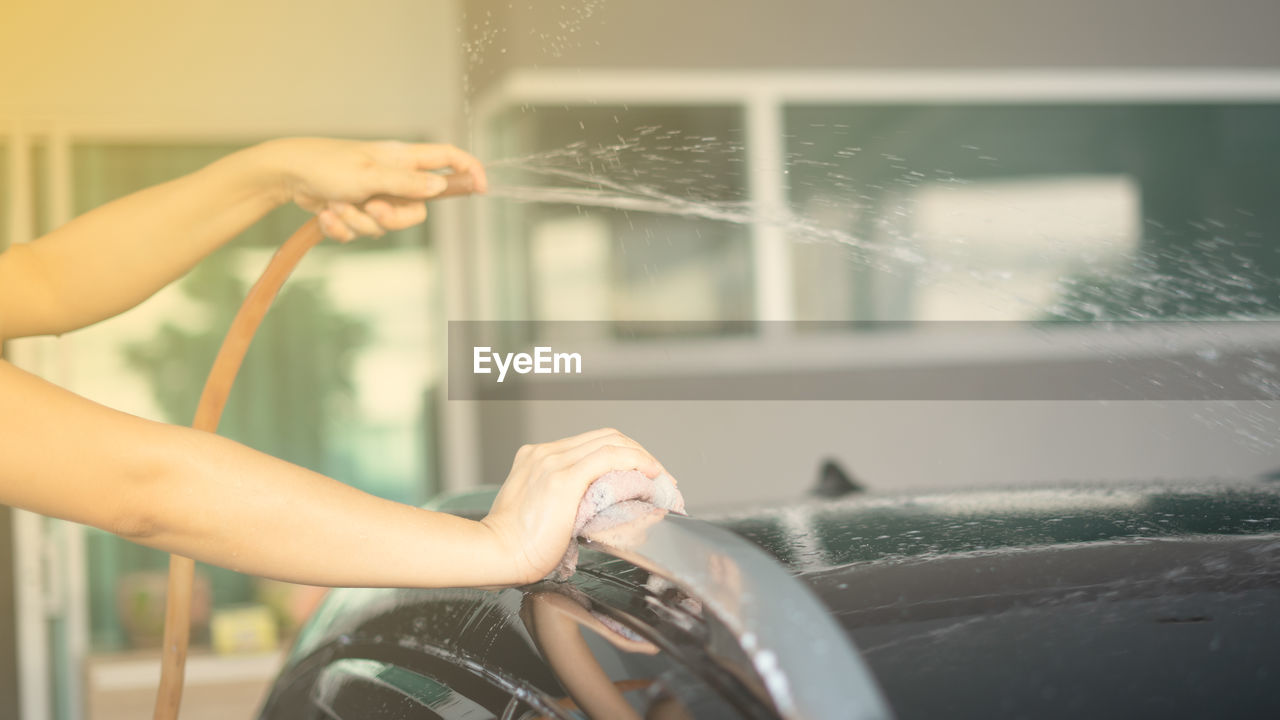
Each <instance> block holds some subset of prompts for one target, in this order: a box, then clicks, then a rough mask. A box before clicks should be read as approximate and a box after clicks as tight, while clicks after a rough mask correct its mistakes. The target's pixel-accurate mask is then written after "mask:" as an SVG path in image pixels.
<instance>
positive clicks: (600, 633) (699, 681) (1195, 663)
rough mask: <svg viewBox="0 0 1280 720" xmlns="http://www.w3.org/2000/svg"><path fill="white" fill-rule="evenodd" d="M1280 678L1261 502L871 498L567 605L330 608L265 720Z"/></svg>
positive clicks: (776, 515) (1062, 493)
mask: <svg viewBox="0 0 1280 720" xmlns="http://www.w3.org/2000/svg"><path fill="white" fill-rule="evenodd" d="M489 497H490V496H488V495H484V494H480V495H478V496H473V497H471V498H463V499H462V500H461V501H459V502H458V503H456V504H455V505H454V506H453V508H454V509H455V510H456V511H458V512H459V513H460V514H475V513H478V512H480V511H481V510H480V509H481V508H483V507H487V502H488V499H489ZM445 509H449V506H448V505H446V507H445ZM1277 676H1280V488H1277V487H1275V486H1274V485H1272V484H1270V483H1267V482H1256V483H1254V482H1247V483H1246V482H1239V483H1213V484H1201V485H1196V486H1187V485H1185V484H1181V485H1169V484H1154V485H1151V484H1148V485H1125V486H1106V487H1087V486H1082V487H1062V488H1050V489H1021V490H1001V491H990V492H986V491H973V492H946V493H938V494H917V495H910V496H901V497H875V496H868V495H862V494H856V493H855V494H850V495H847V496H845V497H841V498H837V499H817V498H810V499H806V500H803V501H799V502H796V503H792V504H787V505H782V506H779V507H772V508H767V509H759V510H751V511H744V512H737V513H727V514H721V515H716V516H703V517H702V518H701V519H697V520H694V519H688V518H675V517H668V518H667V519H665V520H663V521H661V522H659V523H658V524H657V525H655V526H653V527H651V528H648V529H647V530H646V531H645V533H644V538H643V539H642V540H641V541H640V542H639V543H638V544H637V545H635V547H633V548H632V549H630V550H619V549H616V548H601V547H595V548H594V549H593V548H591V547H587V548H586V549H585V550H584V553H583V557H582V561H581V564H580V569H579V571H578V573H577V574H576V575H575V576H574V577H573V578H572V579H571V580H570V581H569V582H567V583H562V584H557V583H540V584H537V585H533V586H528V587H524V588H519V589H508V590H502V591H479V590H375V589H365V590H346V589H344V590H338V591H335V592H333V593H331V594H330V597H329V598H328V599H327V600H326V601H325V603H324V605H323V606H322V607H321V608H320V610H319V611H318V612H317V613H316V615H315V616H314V617H313V618H312V620H311V621H310V622H309V623H308V625H307V627H306V628H305V629H304V630H303V632H302V634H301V636H300V637H299V640H298V642H297V645H296V647H295V648H294V650H293V652H292V654H291V655H290V657H289V659H288V661H287V663H286V666H285V668H284V670H283V671H282V672H281V674H280V677H279V679H278V681H277V682H276V684H275V686H274V688H273V690H272V692H271V694H270V696H269V697H268V699H267V701H266V703H265V705H264V707H263V709H262V712H261V715H260V716H261V718H263V720H286V719H294V718H299V719H301V718H307V719H310V718H343V719H346V718H353V717H360V718H387V719H391V718H418V717H426V718H437V717H439V718H512V719H517V718H535V717H547V718H582V717H596V718H601V717H603V718H739V717H745V718H773V717H788V718H791V717H796V718H802V717H803V718H836V717H849V718H875V717H899V718H904V719H906V718H942V717H962V718H969V717H972V718H1022V717H1025V718H1057V717H1064V718H1065V717H1070V718H1079V717H1090V718H1100V717H1117V718H1130V717H1161V718H1183V717H1185V718H1200V717H1280V684H1278V683H1277V682H1276V680H1277V679H1278V678H1277Z"/></svg>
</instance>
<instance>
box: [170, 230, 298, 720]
mask: <svg viewBox="0 0 1280 720" xmlns="http://www.w3.org/2000/svg"><path fill="white" fill-rule="evenodd" d="M323 239H324V235H322V234H321V232H320V222H319V221H318V220H316V219H315V218H312V219H311V220H309V221H307V223H306V224H305V225H303V226H302V227H301V228H298V230H297V231H296V232H295V233H294V234H293V235H292V236H290V238H289V239H288V240H286V241H285V243H284V245H282V246H280V249H279V250H277V251H276V254H275V256H274V257H272V258H271V262H270V263H269V264H268V265H267V269H266V270H265V271H263V273H262V277H261V278H259V279H258V282H257V283H255V284H254V286H253V288H252V289H250V290H249V295H248V296H247V297H246V298H245V300H244V304H243V305H241V306H240V311H239V312H238V313H236V317H235V319H234V320H232V321H231V329H230V330H228V331H227V337H226V339H225V340H223V341H222V347H221V349H219V350H218V357H217V358H215V359H214V361H213V369H212V370H210V371H209V379H208V380H206V381H205V385H204V392H203V393H201V395H200V405H199V406H198V407H197V408H196V417H195V420H194V421H193V422H192V423H191V426H192V427H194V428H195V429H197V430H205V431H207V432H217V430H218V421H219V420H221V419H222V410H223V408H224V407H226V405H227V396H228V395H229V394H230V393H231V385H232V383H234V382H235V379H236V373H237V372H239V371H240V363H241V362H243V361H244V355H245V352H247V351H248V350H249V343H250V342H251V341H252V340H253V334H254V332H256V331H257V329H258V325H259V324H260V323H261V322H262V318H263V317H264V316H266V314H267V308H269V307H270V306H271V301H272V300H273V299H275V296H276V293H278V292H280V288H281V286H283V285H284V281H285V280H286V279H287V278H288V277H289V275H290V273H292V272H293V269H294V268H295V267H297V265H298V261H300V260H302V256H303V255H306V254H307V251H308V250H310V249H311V248H313V247H315V246H316V245H317V244H318V243H319V242H320V241H321V240H323ZM194 575H195V561H194V560H192V559H191V558H186V557H182V556H180V555H170V556H169V588H168V591H167V593H166V594H165V603H166V607H165V616H164V649H163V651H162V653H163V654H162V657H161V661H160V691H159V693H158V694H157V695H156V709H155V715H154V717H155V720H176V718H177V717H178V707H179V706H180V705H181V704H182V681H183V671H184V669H185V667H186V664H187V641H188V640H189V639H190V636H191V581H192V578H193V577H194Z"/></svg>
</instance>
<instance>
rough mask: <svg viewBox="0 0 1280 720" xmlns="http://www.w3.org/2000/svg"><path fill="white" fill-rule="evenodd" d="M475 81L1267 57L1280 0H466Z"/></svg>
mask: <svg viewBox="0 0 1280 720" xmlns="http://www.w3.org/2000/svg"><path fill="white" fill-rule="evenodd" d="M465 12H466V31H467V33H468V38H469V43H470V49H471V50H473V51H474V52H475V55H474V58H473V60H472V61H471V62H470V63H469V65H470V70H471V75H472V81H473V82H472V86H473V88H479V87H483V86H484V85H485V84H487V83H488V82H490V81H491V80H492V79H493V78H495V77H499V76H501V75H502V74H503V73H504V72H506V71H508V70H510V69H511V68H514V67H522V66H539V67H589V68H623V67H643V68H666V69H671V68H729V67H741V68H801V67H855V68H890V67H904V68H934V67H957V66H959V67H1026V66H1030V67H1041V66H1066V67H1100V66H1101V67H1186V66H1210V67H1235V66H1244V67H1258V66H1274V65H1277V64H1280V43H1276V42H1275V32H1274V31H1275V28H1277V27H1280V3H1276V2H1273V1H1271V0H1227V1H1225V2H1212V3H1210V2H1202V1H1200V0H1121V1H1120V2H1115V1H1114V0H1075V1H1072V2H1064V1H1063V0H1053V1H1047V0H965V1H962V2H956V1H955V0H916V1H914V2H913V1H906V2H904V1H902V0H794V1H791V2H780V1H778V0H748V1H747V2H742V1H741V0H737V1H735V0H696V1H695V2H689V1H688V0H647V1H646V2H639V1H638V0H574V1H571V2H567V3H563V4H561V3H525V2H518V3H512V2H507V0H474V1H472V2H468V3H466V4H465Z"/></svg>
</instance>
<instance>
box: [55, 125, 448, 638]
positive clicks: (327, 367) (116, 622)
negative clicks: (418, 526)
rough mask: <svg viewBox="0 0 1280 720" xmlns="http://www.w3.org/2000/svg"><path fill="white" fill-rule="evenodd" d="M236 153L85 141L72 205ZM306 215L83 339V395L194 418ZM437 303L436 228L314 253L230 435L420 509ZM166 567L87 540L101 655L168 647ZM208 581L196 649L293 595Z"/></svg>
mask: <svg viewBox="0 0 1280 720" xmlns="http://www.w3.org/2000/svg"><path fill="white" fill-rule="evenodd" d="M238 147H239V146H236V145H225V144H194V143H193V144H183V145H156V144H137V145H126V144H94V145H88V144H83V145H78V146H75V147H74V149H73V153H72V172H73V182H74V193H73V195H74V206H75V208H74V209H75V212H76V213H81V212H85V211H88V210H90V209H92V208H94V207H97V206H99V205H101V204H103V203H106V202H109V201H110V200H112V199H115V198H117V197H120V196H122V195H125V194H127V193H129V192H132V191H135V190H138V189H141V188H143V187H147V186H150V185H154V184H156V183H159V182H163V181H166V180H169V179H172V178H174V177H178V176H180V175H182V174H184V173H187V172H190V171H193V170H196V169H197V168H200V167H202V166H204V165H206V164H208V163H209V162H212V161H214V160H216V159H217V158H219V157H222V156H224V155H226V154H227V153H229V152H232V151H234V150H236V149H237V148H238ZM307 218H308V215H307V214H306V213H304V212H302V211H301V210H299V209H297V208H295V207H292V206H290V207H286V208H281V209H279V210H277V211H275V212H273V213H271V214H270V215H268V216H267V217H266V218H264V219H263V220H262V221H260V222H259V223H257V224H256V225H254V226H253V227H251V228H250V229H249V230H247V231H246V232H245V233H244V234H243V235H242V236H241V237H240V238H238V239H237V240H235V241H234V242H232V243H231V244H230V245H228V246H227V247H225V248H223V249H222V250H219V251H218V252H216V253H214V254H213V255H211V256H210V257H209V258H206V259H205V260H204V261H203V262H202V263H200V265H198V266H197V267H196V268H195V269H194V270H193V271H192V272H191V273H189V274H188V275H187V276H186V277H185V278H184V279H182V280H180V281H179V282H177V283H175V284H174V285H172V286H171V287H168V288H166V289H164V290H163V291H161V292H160V293H158V294H157V295H156V296H155V297H153V298H151V299H150V300H148V301H146V302H145V303H143V304H142V305H141V306H139V307H138V308H136V309H134V310H132V311H130V312H128V313H125V314H123V315H121V316H119V317H117V318H113V319H111V320H109V321H106V322H104V323H101V324H99V325H97V326H95V327H92V328H88V329H85V330H82V331H78V332H76V333H74V334H72V335H71V336H70V337H71V343H72V345H71V348H72V350H71V356H72V358H73V363H72V368H71V375H72V380H71V382H70V383H69V384H70V385H71V389H73V390H75V391H77V392H80V393H81V394H84V395H86V396H88V397H90V398H92V399H95V400H98V401H99V402H103V403H105V404H107V405H110V406H112V407H116V408H119V409H122V410H125V411H127V412H132V413H135V414H139V415H142V416H145V417H152V418H155V419H160V420H164V421H167V422H172V423H176V424H183V425H186V424H189V423H190V422H191V419H192V416H193V415H194V411H195V406H196V403H197V401H198V397H199V393H200V391H201V387H202V385H203V381H204V377H205V374H206V373H207V372H208V370H209V368H210V366H211V364H212V361H213V357H214V355H215V353H216V351H217V348H218V346H219V345H220V343H221V341H222V338H223V335H224V333H225V332H226V329H227V327H228V326H229V324H230V321H231V318H232V316H233V315H234V314H235V312H236V310H237V309H238V308H239V305H240V303H241V301H242V300H243V298H244V295H245V293H246V291H247V290H248V287H249V286H250V285H251V284H252V283H253V282H254V281H255V280H256V279H257V276H258V275H259V273H261V271H262V269H263V268H264V267H265V266H266V264H267V262H268V260H269V258H270V256H271V254H272V252H274V249H275V248H276V247H278V246H279V245H280V243H281V242H283V241H284V239H285V238H286V237H288V236H289V234H291V233H292V232H293V231H294V230H296V229H297V227H298V226H299V225H301V224H302V223H303V222H304V221H305V220H306V219H307ZM182 240H183V238H181V237H175V238H173V241H174V242H182ZM439 303H440V300H439V277H438V273H437V270H436V256H435V253H434V250H433V248H432V247H431V244H430V242H429V238H428V235H427V231H426V229H425V228H424V227H419V228H414V229H411V230H407V231H401V232H398V233H389V234H388V235H387V236H386V237H385V238H382V239H381V240H378V241H370V242H365V241H361V242H357V243H352V244H349V245H341V246H340V245H337V244H333V243H326V244H324V245H322V246H320V247H318V248H316V249H315V250H313V251H312V252H311V253H310V255H309V256H308V257H307V258H306V259H305V260H304V262H303V263H302V264H301V265H300V266H299V268H298V270H297V271H296V272H295V274H294V276H293V277H292V278H291V279H290V281H289V282H288V283H287V284H286V285H285V287H284V289H283V290H282V291H281V293H280V295H279V297H278V298H277V299H276V302H275V303H274V305H273V306H272V309H271V312H270V313H269V314H268V316H267V318H266V320H265V321H264V322H263V324H262V327H261V328H260V330H259V332H258V334H257V335H256V337H255V340H254V343H253V345H252V346H251V348H250V351H249V353H248V355H247V357H246V359H245V363H244V366H243V368H242V369H241V372H240V374H239V376H238V377H237V380H236V385H235V387H234V389H233V391H232V395H231V398H230V400H229V402H228V404H227V408H226V411H225V413H224V416H223V420H222V424H221V427H220V429H219V432H220V434H223V435H226V436H228V437H231V438H233V439H236V440H238V441H240V442H243V443H245V444H247V445H249V446H251V447H254V448H257V449H260V450H262V451H264V452H267V453H270V454H272V455H275V456H277V457H280V458H283V459H286V460H289V461H291V462H294V463H298V464H300V465H303V466H305V467H309V468H312V469H314V470H317V471H319V472H322V473H324V474H327V475H329V476H331V477H335V478H337V479H339V480H342V481H344V482H347V483H349V484H351V485H354V486H356V487H360V488H361V489H364V490H367V491H369V492H372V493H374V494H377V495H380V496H383V497H388V498H391V499H394V500H397V501H402V502H409V503H415V504H417V503H421V502H423V501H424V500H425V499H426V498H427V497H428V496H429V494H430V493H431V492H432V489H433V488H434V487H436V486H437V485H436V478H435V471H434V465H433V462H434V451H432V452H430V453H428V448H429V447H431V446H432V445H433V443H432V442H431V438H430V435H431V434H433V431H432V430H431V428H433V426H434V423H433V422H432V419H433V416H434V414H435V410H434V404H435V403H436V402H437V397H438V395H439V392H438V390H437V389H436V386H437V384H438V381H439V380H438V379H439V378H440V377H441V375H442V372H441V367H440V366H441V359H440V355H438V352H439V351H440V349H439V348H431V347H429V344H428V339H429V333H430V331H431V328H432V327H433V326H434V325H435V324H436V323H438V322H440V315H441V310H440V305H439ZM229 492H230V489H229ZM166 562H167V560H166V557H165V555H164V554H162V553H159V552H156V551H154V550H150V549H147V548H142V547H139V546H135V545H132V544H130V543H128V542H125V541H123V540H120V539H118V538H115V537H113V536H110V535H108V534H106V533H101V532H98V531H91V533H90V539H89V560H88V564H89V567H90V575H91V577H90V588H91V613H92V623H91V625H92V633H93V641H94V647H95V648H97V649H119V648H123V647H129V646H139V645H141V646H146V645H149V644H152V643H154V642H155V641H156V637H155V632H156V630H157V629H158V626H156V625H155V623H156V622H158V619H159V618H158V617H157V615H156V614H155V612H156V609H157V608H158V607H159V605H158V604H157V603H155V599H156V598H155V596H156V593H157V592H159V590H158V587H157V586H156V585H155V584H154V583H155V578H156V576H157V575H159V574H160V573H162V571H163V570H164V568H165V567H166ZM199 572H200V573H201V574H203V575H204V576H205V577H206V578H207V579H208V583H207V586H206V594H205V600H206V605H205V611H204V612H203V614H202V613H201V612H200V607H199V603H197V613H196V614H197V618H198V619H199V620H202V622H201V623H200V625H199V626H198V628H197V633H196V635H195V639H196V641H197V642H209V641H210V640H211V639H213V638H212V635H211V631H210V629H209V627H210V622H211V620H213V619H214V617H213V616H215V615H217V616H220V617H224V618H231V619H228V620H226V622H233V621H234V618H237V617H238V618H242V619H243V618H247V617H248V616H247V615H245V614H244V613H243V612H241V613H240V615H235V614H234V613H233V610H234V608H232V607H231V606H233V605H239V604H242V603H262V602H268V600H269V596H274V595H278V594H279V593H280V592H281V590H280V588H279V587H278V586H276V585H272V584H266V583H262V582H261V581H257V580H255V579H253V578H249V577H247V576H242V575H238V574H236V573H232V572H230V571H226V570H221V569H218V568H211V567H205V566H201V567H200V569H199ZM288 592H292V591H288ZM208 603H211V608H210V605H209V604H208ZM281 604H283V603H281ZM224 611H225V613H227V614H225V615H224ZM249 620H252V618H250V619H249ZM249 620H245V622H249Z"/></svg>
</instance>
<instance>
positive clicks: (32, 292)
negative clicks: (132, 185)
mask: <svg viewBox="0 0 1280 720" xmlns="http://www.w3.org/2000/svg"><path fill="white" fill-rule="evenodd" d="M267 147H268V146H266V145H260V146H256V147H253V148H249V149H247V150H243V151H241V152H238V153H234V154H232V155H229V156H227V157H225V158H223V159H221V160H219V161H217V162H215V163H213V164H212V165H209V166H208V167H205V168H203V169H201V170H198V171H196V172H194V173H191V174H190V175H186V176H183V177H180V178H178V179H176V180H172V181H170V182H166V183H164V184H161V185H157V186H154V187H150V188H147V189H145V190H142V191H139V192H136V193H133V194H131V195H128V196H126V197H123V198H120V199H118V200H116V201H114V202H111V203H108V204H107V205H104V206H102V207H99V208H97V209H95V210H93V211H91V212H88V213H86V214H84V215H82V216H80V217H78V218H76V219H75V220H72V221H71V222H69V223H67V224H66V225H64V226H62V227H60V228H58V229H57V230H54V231H53V232H52V233H50V234H48V235H46V236H45V237H43V238H41V239H39V240H37V241H36V242H33V243H31V244H30V245H27V246H20V247H18V248H14V249H13V250H11V251H10V253H6V255H9V254H12V257H9V258H7V260H8V264H9V265H10V267H9V268H8V270H9V273H8V275H9V277H10V279H11V280H12V281H13V282H15V283H17V284H18V285H19V286H25V287H27V289H28V292H27V293H26V295H25V297H22V298H17V299H13V302H15V303H17V302H22V305H23V306H22V307H21V308H12V310H13V312H9V313H7V314H6V317H5V329H4V331H3V332H4V334H5V335H6V336H7V337H19V336H24V335H42V334H58V333H62V332H66V331H68V330H73V329H76V328H79V327H83V326H85V325H89V324H92V323H95V322H97V321H99V320H102V319H105V318H108V317H111V316H113V315H116V314H118V313H120V312H123V311H124V310H127V309H129V308H131V307H133V306H135V305H137V304H138V303H140V302H142V301H143V300H145V299H147V298H148V297H150V296H151V295H153V294H155V292H156V291H158V290H159V289H160V288H162V287H164V286H165V285H168V284H169V283H171V282H173V281H174V280H175V279H177V278H178V277H180V276H181V275H183V274H184V273H186V272H187V271H188V270H190V269H191V268H192V267H193V266H194V265H195V264H196V263H197V262H199V261H200V260H201V259H202V258H204V257H205V256H207V255H208V254H209V253H211V252H213V251H214V250H216V249H217V248H218V247H219V246H221V245H222V244H224V243H226V242H227V241H228V240H230V239H231V238H233V237H235V236H236V235H238V234H239V233H241V232H243V231H244V230H245V229H246V228H248V227H249V226H250V225H252V224H253V223H254V222H256V221H257V220H259V219H260V218H262V216H263V215H265V214H267V213H268V212H270V211H271V210H272V209H274V208H275V207H277V206H279V205H280V204H282V203H283V202H285V201H286V200H287V189H286V184H285V182H284V181H283V173H282V172H281V171H280V170H279V169H278V168H276V167H273V165H272V162H273V160H274V158H273V157H272V155H271V153H270V151H269V149H267ZM17 291H18V289H17V288H10V289H9V291H8V292H7V294H9V295H11V296H12V295H14V294H15V293H16V292H17ZM2 309H3V308H0V310H2Z"/></svg>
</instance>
